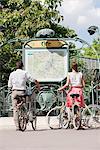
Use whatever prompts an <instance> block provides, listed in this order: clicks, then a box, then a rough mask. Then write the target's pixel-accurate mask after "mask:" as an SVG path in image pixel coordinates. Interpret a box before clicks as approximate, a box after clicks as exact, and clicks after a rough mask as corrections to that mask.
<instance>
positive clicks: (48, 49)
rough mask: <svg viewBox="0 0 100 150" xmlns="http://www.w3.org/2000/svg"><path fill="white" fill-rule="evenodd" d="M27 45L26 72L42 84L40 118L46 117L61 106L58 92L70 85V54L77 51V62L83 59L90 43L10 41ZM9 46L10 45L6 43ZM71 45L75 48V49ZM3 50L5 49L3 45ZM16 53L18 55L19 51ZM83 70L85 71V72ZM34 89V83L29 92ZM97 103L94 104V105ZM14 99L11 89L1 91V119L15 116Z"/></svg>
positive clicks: (24, 52) (75, 40) (98, 64)
mask: <svg viewBox="0 0 100 150" xmlns="http://www.w3.org/2000/svg"><path fill="white" fill-rule="evenodd" d="M17 41H21V42H22V41H23V43H24V44H23V46H22V49H16V50H17V51H22V60H23V62H24V69H25V70H26V71H28V72H29V73H30V74H31V75H32V76H33V77H34V78H35V79H37V80H38V81H39V82H40V85H41V90H40V92H39V93H37V95H36V110H37V114H46V113H47V112H48V110H50V109H51V108H52V107H53V106H54V105H60V102H61V101H62V98H63V99H64V98H65V97H64V95H62V96H61V99H60V100H57V98H56V94H57V93H56V92H54V91H56V90H57V89H58V88H59V87H60V86H62V85H63V84H64V83H65V82H66V76H67V73H68V71H69V65H70V60H69V54H70V52H71V51H73V50H74V51H77V58H78V59H79V60H82V58H81V54H82V53H81V52H80V51H81V50H84V48H85V47H86V46H88V47H90V48H91V50H93V51H94V52H96V51H95V49H94V48H93V47H91V46H90V45H89V44H88V43H87V42H86V41H84V40H82V39H80V38H52V37H51V38H48V37H43V38H33V39H12V40H9V41H7V43H9V44H11V43H13V42H17ZM5 44H6V43H5ZM71 45H74V46H72V47H71ZM2 46H3V45H2ZM16 50H15V51H16ZM96 56H97V61H96V64H95V66H94V67H95V68H96V67H98V68H99V69H100V61H99V58H98V55H97V53H96ZM81 70H82V68H81ZM33 88H34V85H33V84H32V83H28V86H27V89H28V91H29V92H31V91H32V90H33ZM93 103H94V101H93ZM11 106H12V104H11V95H9V94H8V93H7V86H4V87H1V88H0V116H11V115H12V113H11V112H12V109H11V108H12V107H11Z"/></svg>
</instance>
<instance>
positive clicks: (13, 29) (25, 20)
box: [0, 0, 76, 84]
mask: <svg viewBox="0 0 100 150" xmlns="http://www.w3.org/2000/svg"><path fill="white" fill-rule="evenodd" d="M61 2H62V0H53V1H52V0H44V3H42V2H41V0H40V1H39V0H1V1H0V14H1V16H0V25H3V26H4V27H5V30H3V31H1V32H0V42H2V41H3V42H6V41H7V40H9V39H14V38H18V39H23V38H33V37H35V34H36V33H37V31H38V30H40V29H43V28H51V29H53V30H55V32H56V34H55V37H67V36H70V37H74V36H76V34H75V31H74V30H72V29H68V28H67V29H66V28H65V27H62V26H61V25H59V22H60V21H61V20H63V16H61V15H60V13H59V11H58V10H57V7H58V5H60V6H61ZM22 45H23V42H19V41H18V42H13V43H12V44H6V45H5V46H3V47H2V48H1V49H0V80H1V81H2V82H3V83H2V84H6V83H7V79H8V75H9V72H11V71H12V70H13V69H14V67H15V66H14V62H15V61H16V60H17V59H20V58H21V53H20V52H16V51H15V49H16V47H17V48H18V47H19V48H22ZM4 80H6V82H4Z"/></svg>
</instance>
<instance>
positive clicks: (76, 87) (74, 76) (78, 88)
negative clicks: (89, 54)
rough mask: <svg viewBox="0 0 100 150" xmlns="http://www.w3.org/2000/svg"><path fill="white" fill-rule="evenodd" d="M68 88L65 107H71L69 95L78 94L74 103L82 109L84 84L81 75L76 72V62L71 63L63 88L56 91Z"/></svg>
mask: <svg viewBox="0 0 100 150" xmlns="http://www.w3.org/2000/svg"><path fill="white" fill-rule="evenodd" d="M68 86H69V87H70V90H69V91H68V94H67V98H66V106H67V107H72V103H73V101H72V97H71V96H70V95H71V94H79V97H78V98H77V99H76V101H77V102H78V103H79V105H80V107H84V97H83V88H84V86H85V82H84V79H83V74H82V73H81V72H78V65H77V63H76V62H73V63H72V72H69V73H68V76H67V82H66V84H65V85H64V86H62V87H60V88H59V89H58V90H63V89H64V88H66V87H68Z"/></svg>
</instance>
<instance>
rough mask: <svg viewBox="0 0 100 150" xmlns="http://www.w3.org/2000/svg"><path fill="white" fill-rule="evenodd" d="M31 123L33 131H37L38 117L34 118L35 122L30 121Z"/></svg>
mask: <svg viewBox="0 0 100 150" xmlns="http://www.w3.org/2000/svg"><path fill="white" fill-rule="evenodd" d="M30 122H31V125H32V129H33V130H36V123H37V117H36V116H33V120H32V121H30Z"/></svg>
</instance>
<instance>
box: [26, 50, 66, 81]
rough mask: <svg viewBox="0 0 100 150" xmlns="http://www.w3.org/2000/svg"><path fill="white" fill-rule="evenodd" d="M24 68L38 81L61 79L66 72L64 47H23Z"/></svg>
mask: <svg viewBox="0 0 100 150" xmlns="http://www.w3.org/2000/svg"><path fill="white" fill-rule="evenodd" d="M25 70H27V71H28V72H29V73H30V74H31V75H32V76H33V77H34V78H35V79H37V80H39V81H61V80H62V79H64V78H65V77H66V75H67V72H68V52H67V50H66V49H49V50H48V49H32V50H29V49H25Z"/></svg>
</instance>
